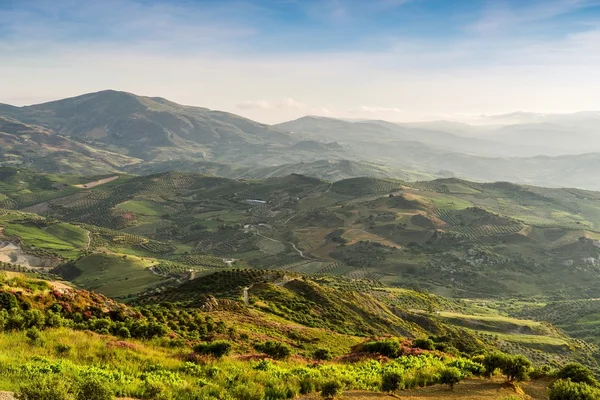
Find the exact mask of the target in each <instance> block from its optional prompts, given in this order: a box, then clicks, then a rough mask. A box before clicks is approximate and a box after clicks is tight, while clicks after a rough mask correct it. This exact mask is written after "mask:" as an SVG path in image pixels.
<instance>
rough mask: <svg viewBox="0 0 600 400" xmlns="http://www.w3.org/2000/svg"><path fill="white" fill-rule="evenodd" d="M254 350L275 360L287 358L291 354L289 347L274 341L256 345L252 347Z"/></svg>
mask: <svg viewBox="0 0 600 400" xmlns="http://www.w3.org/2000/svg"><path fill="white" fill-rule="evenodd" d="M254 348H255V349H256V350H258V351H260V352H263V353H265V354H266V355H268V356H269V357H271V358H274V359H276V360H282V359H284V358H287V357H288V356H289V355H290V354H291V353H292V349H291V348H290V346H288V345H287V344H285V343H281V342H276V341H274V340H268V341H266V342H264V343H257V344H255V345H254Z"/></svg>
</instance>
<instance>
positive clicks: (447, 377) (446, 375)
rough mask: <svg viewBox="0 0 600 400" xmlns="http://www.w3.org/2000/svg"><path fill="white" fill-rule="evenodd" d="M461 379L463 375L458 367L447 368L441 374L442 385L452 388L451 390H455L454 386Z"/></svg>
mask: <svg viewBox="0 0 600 400" xmlns="http://www.w3.org/2000/svg"><path fill="white" fill-rule="evenodd" d="M461 379H462V374H461V372H460V370H459V369H458V368H456V367H446V368H444V369H443V370H442V372H441V373H440V383H442V384H444V385H448V386H450V390H452V389H454V385H455V384H457V383H458V382H460V380H461Z"/></svg>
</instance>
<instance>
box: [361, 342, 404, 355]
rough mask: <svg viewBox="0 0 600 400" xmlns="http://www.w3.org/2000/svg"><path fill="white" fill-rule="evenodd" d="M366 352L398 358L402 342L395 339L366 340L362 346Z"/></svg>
mask: <svg viewBox="0 0 600 400" xmlns="http://www.w3.org/2000/svg"><path fill="white" fill-rule="evenodd" d="M360 349H361V350H362V351H364V352H366V353H377V354H381V355H382V356H386V357H389V358H396V357H398V356H399V355H400V354H401V347H400V343H399V342H398V341H397V340H394V339H385V340H378V341H373V342H366V343H363V344H362V345H361V346H360Z"/></svg>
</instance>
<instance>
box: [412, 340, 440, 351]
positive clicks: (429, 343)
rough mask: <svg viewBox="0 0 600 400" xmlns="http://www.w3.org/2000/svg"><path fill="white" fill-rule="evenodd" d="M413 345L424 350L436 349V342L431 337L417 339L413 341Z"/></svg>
mask: <svg viewBox="0 0 600 400" xmlns="http://www.w3.org/2000/svg"><path fill="white" fill-rule="evenodd" d="M412 345H413V347H416V348H418V349H423V350H435V343H433V340H431V339H423V338H422V339H415V340H413V341H412Z"/></svg>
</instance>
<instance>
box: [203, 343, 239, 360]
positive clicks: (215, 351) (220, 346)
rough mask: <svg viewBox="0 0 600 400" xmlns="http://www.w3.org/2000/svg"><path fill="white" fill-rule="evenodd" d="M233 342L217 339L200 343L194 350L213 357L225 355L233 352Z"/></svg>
mask: <svg viewBox="0 0 600 400" xmlns="http://www.w3.org/2000/svg"><path fill="white" fill-rule="evenodd" d="M231 347H232V345H231V343H230V342H228V341H226V340H217V341H214V342H212V343H199V344H197V345H195V346H194V351H195V352H196V353H198V354H207V355H211V356H213V357H217V358H220V357H223V356H226V355H228V354H229V352H231Z"/></svg>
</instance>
